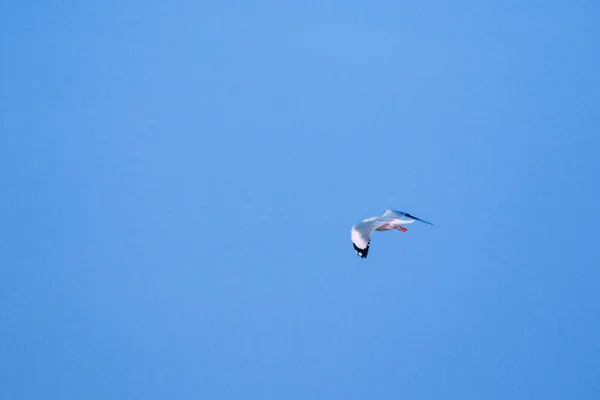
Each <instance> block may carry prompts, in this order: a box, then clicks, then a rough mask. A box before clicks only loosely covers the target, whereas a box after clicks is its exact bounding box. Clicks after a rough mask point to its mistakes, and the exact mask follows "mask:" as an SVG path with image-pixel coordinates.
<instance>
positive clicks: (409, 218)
mask: <svg viewBox="0 0 600 400" xmlns="http://www.w3.org/2000/svg"><path fill="white" fill-rule="evenodd" d="M403 217H404V218H403ZM415 221H421V222H424V223H426V224H429V225H433V224H432V223H431V222H427V221H424V220H422V219H421V218H417V217H415V216H414V215H410V214H409V213H405V212H402V211H396V210H386V212H384V213H383V215H382V216H381V217H371V218H367V219H365V220H364V221H363V222H359V223H358V224H356V225H354V226H353V227H352V231H351V232H352V234H351V237H352V244H353V245H354V250H356V254H358V255H359V256H360V257H362V258H367V254H369V245H370V244H371V232H373V231H389V230H392V229H398V230H399V231H400V232H406V231H407V230H408V229H406V228H405V227H404V226H403V225H408V224H412V223H414V222H415Z"/></svg>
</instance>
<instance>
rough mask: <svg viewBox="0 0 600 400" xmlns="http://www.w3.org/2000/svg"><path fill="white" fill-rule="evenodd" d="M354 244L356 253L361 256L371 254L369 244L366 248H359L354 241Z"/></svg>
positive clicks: (364, 256) (365, 256)
mask: <svg viewBox="0 0 600 400" xmlns="http://www.w3.org/2000/svg"><path fill="white" fill-rule="evenodd" d="M352 246H354V250H356V254H358V256H359V257H360V258H367V254H369V245H367V247H365V248H364V249H359V248H358V247H356V245H355V244H354V243H352Z"/></svg>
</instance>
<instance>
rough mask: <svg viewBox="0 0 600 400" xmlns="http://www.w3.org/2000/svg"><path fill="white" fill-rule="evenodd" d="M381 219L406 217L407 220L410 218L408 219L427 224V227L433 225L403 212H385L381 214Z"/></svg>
mask: <svg viewBox="0 0 600 400" xmlns="http://www.w3.org/2000/svg"><path fill="white" fill-rule="evenodd" d="M382 217H388V218H401V217H407V218H410V219H416V220H417V221H421V222H424V223H426V224H429V225H433V224H432V223H431V222H427V221H425V220H423V219H421V218H417V217H415V216H414V215H410V214H409V213H405V212H402V211H397V210H386V211H385V212H384V213H383V215H382Z"/></svg>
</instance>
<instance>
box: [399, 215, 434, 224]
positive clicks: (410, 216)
mask: <svg viewBox="0 0 600 400" xmlns="http://www.w3.org/2000/svg"><path fill="white" fill-rule="evenodd" d="M404 215H406V216H407V217H408V218H412V219H416V220H417V221H421V222H425V223H426V224H429V225H431V226H435V225H433V224H432V223H431V222H427V221H425V220H424V219H421V218H417V217H415V216H414V215H410V214H404Z"/></svg>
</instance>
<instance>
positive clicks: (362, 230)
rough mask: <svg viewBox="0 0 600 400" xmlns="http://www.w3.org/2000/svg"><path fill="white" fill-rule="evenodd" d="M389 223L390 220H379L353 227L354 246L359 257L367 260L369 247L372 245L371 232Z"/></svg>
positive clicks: (360, 223)
mask: <svg viewBox="0 0 600 400" xmlns="http://www.w3.org/2000/svg"><path fill="white" fill-rule="evenodd" d="M388 222H389V221H388V220H385V219H380V218H377V219H372V220H370V221H366V222H359V223H358V224H356V225H354V226H353V227H352V235H351V237H352V244H353V245H354V250H356V253H357V254H358V255H359V256H361V257H362V258H367V254H368V253H369V245H370V244H371V232H373V231H374V230H375V229H377V228H379V227H380V226H382V225H385V224H387V223H388Z"/></svg>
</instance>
